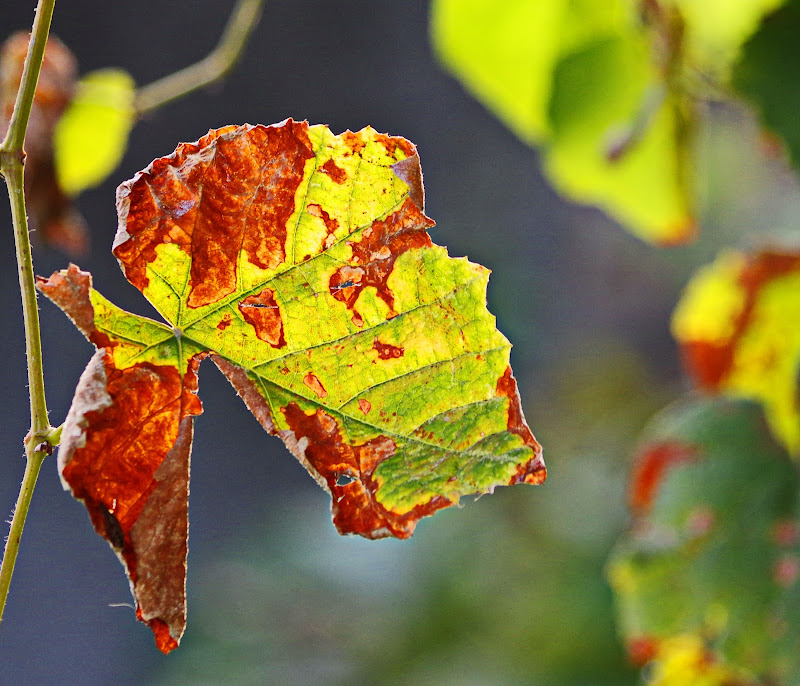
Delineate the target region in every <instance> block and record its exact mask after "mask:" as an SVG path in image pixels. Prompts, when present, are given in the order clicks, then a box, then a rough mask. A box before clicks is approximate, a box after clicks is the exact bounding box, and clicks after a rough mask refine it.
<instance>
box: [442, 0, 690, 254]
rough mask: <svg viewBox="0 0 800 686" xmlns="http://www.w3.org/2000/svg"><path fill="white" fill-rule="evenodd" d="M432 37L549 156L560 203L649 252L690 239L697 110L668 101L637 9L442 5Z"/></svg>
mask: <svg viewBox="0 0 800 686" xmlns="http://www.w3.org/2000/svg"><path fill="white" fill-rule="evenodd" d="M431 25H432V37H433V41H434V45H435V46H436V49H437V52H438V54H439V56H440V59H441V60H442V61H443V63H444V64H445V65H446V66H447V67H448V69H450V71H452V72H453V73H454V75H455V76H456V77H457V78H459V79H460V80H461V81H462V82H463V83H464V85H465V86H466V87H467V88H468V89H469V90H470V92H472V93H473V94H474V95H475V96H476V97H477V98H478V99H479V100H481V102H483V103H484V104H485V105H487V106H488V107H489V108H490V109H491V110H492V111H493V112H494V113H495V114H496V115H497V116H498V117H499V118H500V119H501V120H502V121H503V122H504V123H505V124H506V125H508V126H509V127H510V128H511V129H512V130H513V131H514V132H515V133H516V134H517V135H518V136H519V137H520V138H521V139H522V140H524V141H525V142H527V143H529V144H532V145H541V146H542V147H543V148H544V154H543V158H544V167H545V171H546V172H547V174H548V176H549V177H550V179H551V180H552V182H553V184H554V185H555V186H556V188H557V189H558V190H559V191H561V192H562V193H564V194H565V195H566V196H567V197H570V198H572V199H574V200H577V201H579V202H583V203H589V204H595V205H598V206H600V207H602V208H603V209H604V210H605V211H606V212H608V213H609V214H610V215H611V216H613V217H614V218H615V219H617V220H619V221H620V222H621V223H623V224H624V225H625V226H626V227H627V228H628V229H630V230H631V231H633V232H634V233H635V234H636V235H638V236H640V237H641V238H643V239H645V240H649V241H653V242H657V243H676V242H681V241H684V240H687V239H688V238H690V237H691V236H692V235H693V233H694V219H693V216H692V208H693V200H692V197H691V196H692V192H691V183H692V179H691V174H690V169H691V165H690V159H689V153H690V148H691V139H690V135H689V134H690V120H691V108H690V106H689V104H688V101H686V100H685V99H684V98H683V97H682V96H681V95H680V94H677V93H673V92H669V93H667V92H666V91H667V85H666V84H665V83H664V82H663V78H662V68H661V67H660V66H659V64H657V60H656V57H655V55H654V48H653V46H652V45H651V37H650V34H649V33H648V31H646V30H645V28H644V27H643V25H642V24H641V22H640V21H638V19H637V17H636V14H635V12H634V11H633V8H632V6H631V3H629V2H626V1H625V0H611V1H609V0H580V1H578V0H553V1H552V2H550V1H548V2H534V1H532V0H505V1H504V2H501V3H497V2H490V1H489V0H436V2H434V3H433V8H432V15H431ZM621 141H624V142H621Z"/></svg>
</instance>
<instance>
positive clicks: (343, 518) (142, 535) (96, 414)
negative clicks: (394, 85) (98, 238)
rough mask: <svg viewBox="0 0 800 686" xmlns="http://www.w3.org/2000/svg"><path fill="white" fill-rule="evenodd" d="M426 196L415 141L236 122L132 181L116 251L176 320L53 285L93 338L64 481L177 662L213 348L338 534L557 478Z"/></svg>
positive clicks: (396, 524) (82, 282)
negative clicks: (197, 423)
mask: <svg viewBox="0 0 800 686" xmlns="http://www.w3.org/2000/svg"><path fill="white" fill-rule="evenodd" d="M423 205H424V194H423V188H422V173H421V170H420V166H419V158H418V156H417V153H416V149H415V147H414V146H413V145H412V144H411V143H409V142H408V141H406V140H405V139H402V138H392V137H389V136H385V135H382V134H378V133H376V132H375V131H374V130H372V129H369V128H367V129H363V130H362V131H360V132H358V133H351V132H346V133H344V134H342V135H341V136H334V135H333V134H332V133H331V132H330V131H329V130H328V129H327V128H326V127H324V126H314V127H309V126H308V125H307V124H306V123H297V122H293V121H292V120H287V121H286V122H284V123H281V124H277V125H274V126H270V127H265V126H241V127H235V126H229V127H226V128H223V129H218V130H216V131H211V132H209V134H208V135H207V136H205V137H203V138H202V139H200V140H199V141H197V142H195V143H189V144H182V145H180V146H179V147H178V149H177V150H176V151H175V152H174V153H173V154H172V155H170V156H169V157H164V158H160V159H157V160H155V161H154V162H153V163H152V164H151V165H150V166H149V167H148V168H147V169H145V170H144V171H142V172H139V173H138V174H137V175H136V176H135V177H134V178H133V179H131V180H130V181H128V182H126V183H124V184H123V185H122V186H120V188H119V190H118V193H117V209H118V214H119V228H118V231H117V236H116V239H115V243H114V245H115V247H114V254H115V255H116V257H117V259H118V260H119V262H120V264H121V266H122V268H123V271H124V272H125V276H126V277H127V278H128V280H129V281H130V282H131V283H132V284H134V285H135V286H136V287H137V288H139V289H140V290H141V291H142V293H144V295H145V296H146V297H147V298H148V299H149V300H150V301H151V302H152V303H153V305H154V306H155V308H156V309H157V310H158V311H159V313H160V314H161V315H162V316H163V317H164V319H165V320H166V321H167V324H161V323H158V322H154V321H152V320H149V319H145V318H143V317H139V316H138V315H133V314H129V313H127V312H124V311H122V310H119V309H118V308H116V307H115V306H113V305H112V304H111V303H109V302H108V301H106V300H105V299H104V298H103V297H102V296H100V295H99V294H98V293H97V292H96V291H94V290H93V289H92V288H91V283H90V277H89V275H88V274H87V273H85V272H81V271H80V270H78V269H77V268H76V267H75V266H74V265H73V266H72V267H70V269H69V270H66V271H63V272H57V273H56V274H53V275H52V276H51V277H50V279H48V280H44V279H40V281H39V287H40V289H41V290H42V291H43V292H44V293H45V294H46V295H47V296H48V297H50V298H51V299H52V300H53V301H54V302H56V303H57V304H58V305H59V306H60V307H61V308H62V309H64V310H65V312H66V313H67V314H68V315H69V316H70V317H71V318H72V319H73V321H74V322H75V323H76V325H77V326H78V327H79V328H80V329H81V331H83V333H84V334H85V335H86V336H87V337H88V338H89V339H90V340H91V341H92V342H93V343H94V344H95V346H97V348H98V352H97V353H96V354H95V357H93V358H92V361H91V362H90V364H89V366H88V367H87V370H86V371H85V372H84V375H83V377H82V379H81V382H80V384H79V387H78V390H77V392H76V396H75V400H74V401H73V405H72V408H71V410H70V414H69V417H68V419H67V421H66V423H65V426H64V430H63V439H62V444H61V448H60V451H59V466H60V470H61V476H62V480H63V482H64V484H65V486H66V487H67V488H69V489H70V490H71V491H72V492H73V494H74V495H75V496H76V497H77V498H78V499H80V500H82V501H84V503H85V504H86V507H87V508H88V510H89V512H90V515H91V518H92V522H93V524H94V526H95V529H96V530H97V531H98V533H100V534H101V535H102V536H103V537H105V538H106V539H107V540H108V541H109V543H110V544H111V545H112V547H113V548H114V549H115V550H116V551H117V552H118V554H119V555H120V557H121V559H122V560H123V562H124V563H125V565H126V567H127V570H128V573H129V576H130V579H131V584H132V587H133V593H134V597H135V598H136V601H137V606H138V607H137V613H138V616H139V618H140V619H142V620H143V621H145V622H147V623H148V625H149V626H150V627H151V628H152V629H153V631H154V633H155V634H156V642H157V644H158V646H159V648H160V649H161V650H163V651H164V652H168V651H169V650H172V649H173V648H174V647H176V646H177V642H178V641H179V640H180V637H181V635H182V633H183V629H184V626H185V597H184V593H183V584H184V572H185V560H186V532H187V520H186V496H187V493H188V473H189V451H190V445H191V427H192V417H193V416H194V415H196V414H199V413H200V404H199V401H198V400H197V398H196V397H195V395H194V392H195V390H196V387H197V378H196V374H195V370H196V367H197V365H198V364H199V362H200V361H201V360H202V359H203V358H204V357H206V356H207V355H209V354H210V355H211V356H212V358H213V359H214V362H215V363H216V364H217V366H218V367H219V368H220V369H221V370H222V371H223V373H224V374H225V375H226V376H227V377H228V379H229V380H230V382H231V383H232V384H233V386H234V387H235V388H236V390H237V391H238V392H239V394H240V396H241V397H242V398H243V400H244V401H245V403H246V404H247V406H248V408H249V409H250V410H251V411H252V412H253V414H254V415H255V417H256V418H257V419H258V420H259V422H260V423H261V424H262V426H263V427H264V428H265V429H266V430H267V431H268V432H269V433H272V434H277V435H279V436H280V437H281V438H282V439H283V441H284V442H285V444H286V445H287V447H288V448H289V449H290V450H291V451H292V453H293V454H294V455H295V456H296V457H297V458H298V459H299V460H300V462H301V463H302V464H303V465H304V466H305V467H306V469H307V470H308V471H309V472H310V473H311V475H312V476H313V477H314V478H315V479H316V480H317V481H318V482H319V484H320V485H321V486H322V487H323V488H324V489H326V490H327V491H328V492H329V493H330V494H331V496H332V500H333V503H332V509H333V515H334V522H335V524H336V526H337V528H338V529H339V531H340V532H341V533H357V534H361V535H363V536H365V537H368V538H381V537H386V536H395V537H397V538H407V537H409V536H411V534H412V533H413V531H414V528H415V526H416V524H417V522H418V521H419V519H421V518H422V517H424V516H427V515H430V514H433V513H434V512H436V511H437V510H439V509H441V508H444V507H448V506H450V505H455V504H456V503H458V501H459V499H460V497H461V496H462V495H465V494H471V493H486V492H491V491H492V490H494V488H495V487H496V486H500V485H511V484H517V483H529V484H535V483H541V482H543V481H544V479H545V476H546V470H545V467H544V462H543V460H542V457H541V448H540V447H539V444H538V443H537V442H536V440H535V438H534V437H533V434H532V433H531V431H530V429H529V428H528V426H527V424H526V423H525V420H524V417H523V414H522V408H521V405H520V400H519V395H518V393H517V387H516V382H515V380H514V377H513V375H512V373H511V367H510V366H509V352H510V347H511V346H510V343H509V342H508V341H507V340H506V338H505V337H504V336H503V335H502V334H501V333H500V332H499V331H498V330H497V329H496V327H495V319H494V317H493V316H492V315H491V314H490V313H489V312H488V310H487V309H486V286H487V282H488V277H489V272H488V270H487V269H485V268H483V267H481V266H480V265H476V264H473V263H471V262H469V261H467V260H466V258H459V259H455V258H451V257H449V256H448V255H447V251H446V250H445V249H444V248H441V247H439V246H436V245H433V244H432V243H431V240H430V237H429V235H428V233H427V229H428V228H430V227H431V226H433V222H432V221H431V220H430V219H429V218H428V217H426V216H425V215H424V213H423V211H422V209H423Z"/></svg>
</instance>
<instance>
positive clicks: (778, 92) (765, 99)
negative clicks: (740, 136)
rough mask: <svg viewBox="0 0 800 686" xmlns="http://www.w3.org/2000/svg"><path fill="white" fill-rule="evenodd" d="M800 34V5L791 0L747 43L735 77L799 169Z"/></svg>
mask: <svg viewBox="0 0 800 686" xmlns="http://www.w3.org/2000/svg"><path fill="white" fill-rule="evenodd" d="M798 34H800V2H798V1H797V0H790V1H789V2H788V3H787V4H786V5H785V6H784V7H782V8H781V9H779V10H778V11H777V12H775V13H774V14H772V15H771V16H769V17H767V18H766V19H765V20H764V22H763V23H762V25H761V28H760V29H759V31H758V32H757V33H756V34H755V35H754V36H753V37H752V38H751V39H750V40H749V41H748V42H747V44H746V45H745V46H744V50H743V54H742V57H741V60H740V61H739V63H738V64H737V65H736V68H735V71H734V74H733V83H734V86H735V87H736V88H737V89H738V90H739V92H741V93H742V94H743V95H744V96H745V97H746V98H747V99H748V100H750V101H751V102H752V103H753V104H754V105H755V106H756V108H757V109H758V111H759V113H760V115H761V120H762V122H763V124H764V125H765V126H766V127H767V128H769V129H771V130H772V131H774V132H775V133H777V134H779V135H780V136H781V137H782V138H783V140H784V141H785V142H786V146H787V148H788V151H789V154H790V156H791V159H792V163H793V164H794V165H795V166H797V165H798V164H800V122H798V117H797V112H798V111H800V82H798V79H797V65H798V64H800V41H798V40H797V36H798Z"/></svg>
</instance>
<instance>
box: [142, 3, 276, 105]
mask: <svg viewBox="0 0 800 686" xmlns="http://www.w3.org/2000/svg"><path fill="white" fill-rule="evenodd" d="M262 5H263V0H239V1H238V3H237V4H236V7H235V8H234V10H233V13H232V14H231V17H230V19H229V20H228V25H227V26H226V27H225V31H224V32H223V34H222V38H221V39H220V41H219V43H218V45H217V47H216V48H214V50H213V51H212V52H210V53H209V54H208V55H207V56H206V57H204V58H203V59H202V60H200V61H199V62H196V63H195V64H193V65H191V66H189V67H186V68H185V69H181V70H180V71H177V72H175V73H174V74H170V75H169V76H165V77H164V78H163V79H159V80H158V81H155V82H153V83H151V84H148V85H147V86H143V87H142V88H140V89H139V90H138V91H137V93H136V99H135V101H134V108H135V109H136V112H137V114H138V115H140V116H141V115H143V114H147V113H149V112H152V111H153V110H155V109H158V108H159V107H161V106H162V105H165V104H167V103H168V102H172V101H173V100H177V99H178V98H180V97H183V96H184V95H187V94H189V93H192V92H194V91H196V90H198V89H200V88H203V87H204V86H207V85H208V84H210V83H213V82H214V81H217V80H218V79H221V78H222V77H223V76H225V75H226V74H227V73H228V72H229V71H230V70H231V69H232V68H233V66H234V64H236V61H237V60H238V59H239V57H240V55H241V54H242V51H243V50H244V46H245V44H246V43H247V39H248V38H249V37H250V34H251V33H252V32H253V29H254V28H255V27H256V24H258V20H259V17H260V16H261V6H262Z"/></svg>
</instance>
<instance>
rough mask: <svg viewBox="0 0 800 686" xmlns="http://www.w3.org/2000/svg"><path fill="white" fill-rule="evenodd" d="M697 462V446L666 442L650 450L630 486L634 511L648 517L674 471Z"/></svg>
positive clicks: (643, 455) (638, 464)
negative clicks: (664, 482) (664, 483)
mask: <svg viewBox="0 0 800 686" xmlns="http://www.w3.org/2000/svg"><path fill="white" fill-rule="evenodd" d="M696 459H697V451H696V449H695V448H694V446H692V445H690V444H687V443H681V442H679V441H665V442H662V443H656V444H655V445H651V446H649V447H648V448H647V449H646V450H645V451H644V452H643V453H641V454H640V455H639V456H638V457H637V458H636V462H635V465H634V468H633V472H632V475H631V483H630V486H629V502H630V507H631V509H632V510H633V511H634V512H635V513H640V514H646V513H647V512H649V511H650V509H651V508H652V506H653V503H654V502H655V500H656V497H657V496H658V488H659V486H660V485H661V483H662V481H663V480H664V478H665V476H666V475H667V473H668V472H669V470H670V469H672V467H675V466H677V465H681V464H688V463H691V462H694V461H695V460H696Z"/></svg>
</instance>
